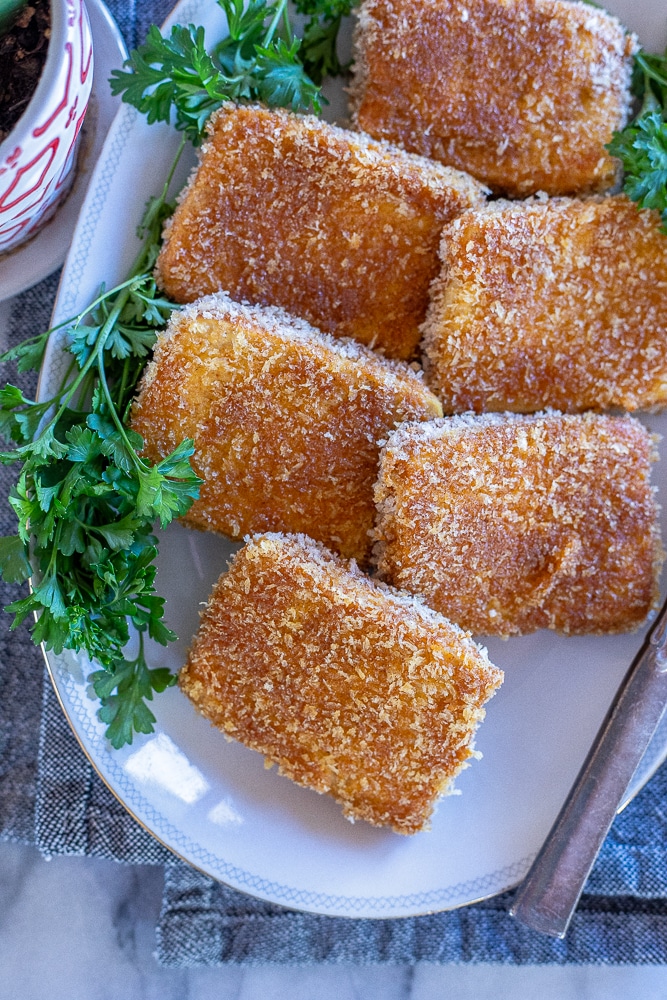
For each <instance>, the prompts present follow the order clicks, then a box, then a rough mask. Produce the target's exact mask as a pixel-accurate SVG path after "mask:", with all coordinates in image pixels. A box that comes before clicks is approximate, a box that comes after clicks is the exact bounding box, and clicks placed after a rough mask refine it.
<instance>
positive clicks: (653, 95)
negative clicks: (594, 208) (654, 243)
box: [607, 50, 667, 233]
mask: <svg viewBox="0 0 667 1000" xmlns="http://www.w3.org/2000/svg"><path fill="white" fill-rule="evenodd" d="M632 89H633V93H634V94H635V96H636V97H637V98H638V100H639V101H640V102H641V105H640V109H639V112H638V114H637V116H636V117H635V118H634V120H633V121H632V122H631V123H630V124H629V125H628V126H627V127H626V128H624V129H623V131H622V132H616V133H614V137H613V139H612V141H611V142H610V143H609V145H608V146H607V149H608V150H609V152H610V153H611V154H612V156H617V157H618V159H619V160H620V161H621V163H622V164H623V171H624V181H623V190H624V191H625V192H626V194H627V195H628V196H629V197H630V198H632V200H633V201H636V202H637V204H638V205H639V207H640V208H652V209H655V210H656V211H657V212H659V213H660V216H661V218H662V227H661V228H662V231H663V232H665V233H667V117H666V114H667V112H666V109H667V50H666V51H665V54H664V55H661V56H659V55H649V54H648V53H646V52H644V51H641V52H639V53H638V54H637V56H636V57H635V67H634V72H633V80H632Z"/></svg>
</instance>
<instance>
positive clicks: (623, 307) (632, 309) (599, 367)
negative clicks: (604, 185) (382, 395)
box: [423, 195, 667, 413]
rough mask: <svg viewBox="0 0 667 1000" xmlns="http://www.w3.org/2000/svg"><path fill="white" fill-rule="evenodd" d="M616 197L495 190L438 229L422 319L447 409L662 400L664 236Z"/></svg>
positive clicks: (666, 373)
mask: <svg viewBox="0 0 667 1000" xmlns="http://www.w3.org/2000/svg"><path fill="white" fill-rule="evenodd" d="M659 226H660V218H659V216H658V213H657V212H650V211H642V212H640V211H639V210H638V209H637V206H636V205H635V203H634V202H631V201H629V200H628V199H627V198H626V197H624V196H620V195H619V196H617V197H610V198H601V199H589V200H587V201H578V200H576V199H567V198H562V199H560V198H559V199H553V200H551V201H544V202H539V201H535V202H532V203H530V202H529V203H517V202H514V203H507V202H496V203H494V205H493V206H491V205H490V206H489V207H488V209H482V210H479V211H471V212H467V213H466V214H465V215H464V216H462V217H461V218H460V219H457V220H455V221H454V222H453V223H451V224H450V225H449V226H447V227H446V228H445V231H444V233H443V239H442V247H441V254H442V260H443V270H442V273H441V275H440V277H439V278H437V279H436V281H435V282H434V283H433V286H432V288H431V306H430V309H429V313H428V316H427V319H426V322H425V324H424V327H423V329H424V341H423V349H424V354H425V357H424V367H425V371H426V380H427V382H428V383H429V385H430V386H431V387H432V388H433V390H434V392H436V393H438V394H439V395H440V397H441V399H442V403H443V408H444V410H445V413H461V412H464V411H466V410H475V411H477V412H480V411H483V410H497V411H502V410H514V411H516V412H523V413H529V412H532V411H535V410H541V409H543V408H544V407H545V406H553V407H556V408H557V409H560V410H567V411H577V410H585V409H591V408H606V407H612V406H621V407H625V408H626V409H630V410H633V409H647V408H649V407H655V406H664V405H665V403H667V321H666V319H665V317H667V239H665V236H664V235H663V234H662V233H661V232H660V228H659Z"/></svg>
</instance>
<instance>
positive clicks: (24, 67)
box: [0, 0, 51, 142]
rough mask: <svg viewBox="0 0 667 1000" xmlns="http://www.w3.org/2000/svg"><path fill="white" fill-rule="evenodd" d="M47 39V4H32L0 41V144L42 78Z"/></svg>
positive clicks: (45, 1) (36, 1)
mask: <svg viewBox="0 0 667 1000" xmlns="http://www.w3.org/2000/svg"><path fill="white" fill-rule="evenodd" d="M50 35H51V5H50V2H49V0H33V2H32V3H29V4H28V5H27V6H26V7H25V8H24V9H23V10H22V11H21V13H20V14H19V16H18V18H17V19H16V21H15V22H14V25H13V26H12V27H11V28H10V29H9V31H8V32H7V34H6V35H4V36H3V37H2V38H0V142H2V141H3V140H4V139H6V138H7V136H8V135H9V133H10V132H11V130H12V129H13V128H14V126H15V125H16V123H17V122H18V120H19V118H20V117H21V115H22V114H23V112H24V111H25V109H26V108H27V106H28V103H29V101H30V98H31V97H32V95H33V93H34V91H35V87H36V86H37V84H38V82H39V78H40V76H41V75H42V70H43V68H44V63H45V62H46V53H47V49H48V46H49V37H50Z"/></svg>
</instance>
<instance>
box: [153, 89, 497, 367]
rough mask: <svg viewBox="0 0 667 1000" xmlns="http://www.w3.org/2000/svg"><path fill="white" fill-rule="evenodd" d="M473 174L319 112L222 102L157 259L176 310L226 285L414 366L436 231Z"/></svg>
mask: <svg viewBox="0 0 667 1000" xmlns="http://www.w3.org/2000/svg"><path fill="white" fill-rule="evenodd" d="M482 192H483V189H482V187H481V186H480V185H479V184H478V183H477V182H476V181H473V180H472V178H470V177H468V176H467V175H465V174H462V173H460V172H458V171H455V170H450V169H449V168H446V167H443V166H442V165H441V164H437V163H433V162H430V161H428V160H424V159H423V158H421V157H415V156H409V155H408V154H406V153H404V152H403V151H402V150H400V149H396V148H392V147H390V146H389V145H388V144H386V143H378V142H373V141H371V140H369V139H368V137H367V136H363V135H360V134H358V133H355V132H348V131H344V130H343V129H340V128H336V127H334V126H332V125H327V124H325V123H324V122H321V121H319V120H318V119H317V118H314V117H312V116H302V115H295V114H290V113H288V112H286V111H279V110H274V111H268V110H266V109H264V108H260V107H237V106H235V105H226V106H225V107H223V108H222V109H221V110H220V111H219V112H217V113H216V114H215V115H214V116H213V118H212V121H211V126H210V130H209V139H208V142H207V143H206V145H205V146H204V150H203V154H202V158H201V163H200V166H199V168H198V170H197V171H196V173H195V174H194V176H193V178H192V179H191V181H190V184H189V186H188V187H187V188H186V191H185V194H184V196H183V197H182V199H181V202H180V204H179V206H178V208H177V209H176V213H175V215H174V216H173V219H172V221H171V222H170V223H169V224H168V227H167V230H166V234H165V242H164V246H163V249H162V252H161V254H160V257H159V259H158V262H157V269H156V274H157V278H158V281H159V283H160V285H161V287H162V288H163V289H164V290H165V291H166V292H167V293H168V295H170V296H171V297H172V298H173V299H174V300H175V301H176V302H191V301H193V300H194V299H196V298H198V297H199V296H201V295H205V294H207V293H209V292H216V291H219V290H223V291H226V292H229V294H230V295H232V296H233V297H234V298H236V299H239V300H240V299H243V300H247V301H249V302H254V303H260V304H263V305H278V306H282V308H284V309H286V310H287V311H288V312H290V313H293V314H294V315H295V316H300V317H302V318H303V319H306V320H308V321H309V322H310V323H313V324H314V325H315V326H317V327H318V328H319V329H321V330H323V331H324V332H325V333H331V334H334V335H336V336H346V337H353V338H355V339H356V340H359V341H361V342H362V343H365V344H371V345H372V346H375V347H377V348H378V349H381V350H383V351H384V352H385V353H386V354H387V355H388V356H389V357H398V358H409V357H411V356H412V354H413V353H414V351H415V347H416V345H417V342H418V340H419V325H420V323H421V322H422V321H423V319H424V316H425V314H426V309H427V306H428V288H429V284H430V282H431V280H432V279H433V278H434V277H435V275H436V274H437V272H438V244H439V240H440V233H441V231H442V227H443V225H444V224H445V223H446V222H449V221H450V220H451V219H453V218H454V217H455V216H457V215H459V214H460V213H461V212H462V211H464V209H466V208H470V207H472V206H474V205H477V204H481V203H482V201H483V193H482Z"/></svg>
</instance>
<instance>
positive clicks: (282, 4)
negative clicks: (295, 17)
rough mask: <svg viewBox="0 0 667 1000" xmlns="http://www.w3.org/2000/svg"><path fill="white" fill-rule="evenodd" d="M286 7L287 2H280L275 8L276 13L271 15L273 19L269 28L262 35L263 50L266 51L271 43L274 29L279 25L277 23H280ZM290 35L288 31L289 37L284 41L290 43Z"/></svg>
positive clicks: (283, 0)
mask: <svg viewBox="0 0 667 1000" xmlns="http://www.w3.org/2000/svg"><path fill="white" fill-rule="evenodd" d="M286 7H287V0H280V3H279V4H278V6H277V7H276V12H275V14H274V15H273V18H272V20H271V24H270V25H269V27H268V29H267V32H266V34H265V35H264V39H263V45H264V48H265V49H268V47H269V45H270V44H271V42H272V41H273V36H274V35H275V33H276V28H277V27H278V25H279V23H280V21H281V19H282V17H283V14H284V12H285V9H286ZM288 24H289V22H288ZM291 35H292V32H291V31H290V33H289V35H288V36H287V39H286V41H291Z"/></svg>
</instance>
